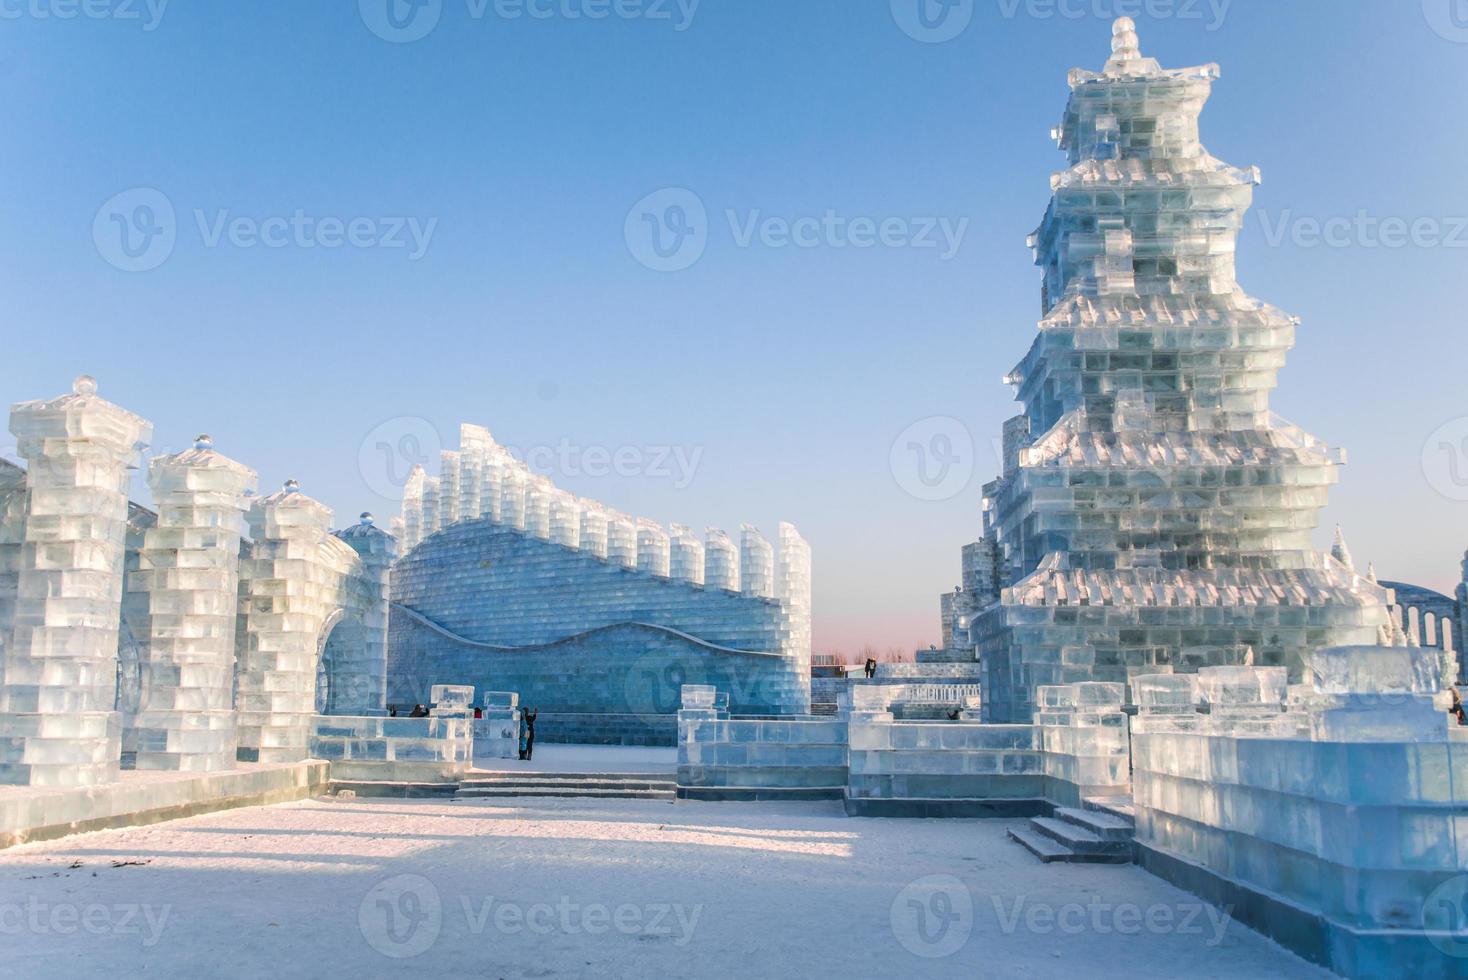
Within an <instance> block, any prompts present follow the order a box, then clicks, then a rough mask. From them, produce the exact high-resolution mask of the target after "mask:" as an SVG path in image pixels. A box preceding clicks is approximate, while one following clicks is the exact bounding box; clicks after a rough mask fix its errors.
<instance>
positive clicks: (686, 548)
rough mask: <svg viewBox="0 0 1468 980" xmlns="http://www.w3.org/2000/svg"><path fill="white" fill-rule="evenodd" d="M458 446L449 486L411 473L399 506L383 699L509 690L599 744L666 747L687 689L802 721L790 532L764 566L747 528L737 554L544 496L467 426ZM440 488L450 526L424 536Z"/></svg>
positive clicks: (800, 606)
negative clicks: (638, 723)
mask: <svg viewBox="0 0 1468 980" xmlns="http://www.w3.org/2000/svg"><path fill="white" fill-rule="evenodd" d="M460 442H461V448H460V449H459V450H457V451H451V455H450V454H446V455H445V459H449V460H452V461H453V468H454V471H455V474H456V477H455V480H454V481H452V482H449V481H446V480H445V479H444V477H443V475H442V474H440V476H439V477H438V478H436V479H435V478H433V477H430V476H429V475H428V474H427V473H426V472H423V471H421V470H420V471H416V472H415V473H414V474H413V475H412V477H411V478H410V480H409V483H408V486H407V488H406V492H405V494H404V500H403V524H404V528H405V529H406V533H407V541H406V542H405V544H406V545H407V547H408V551H407V553H406V554H405V555H404V556H403V558H402V559H401V560H400V561H399V562H398V563H397V565H396V566H395V567H394V570H393V575H392V599H393V606H392V614H391V628H390V636H391V639H390V657H389V658H390V665H391V666H390V675H391V677H390V689H391V690H390V700H392V701H393V702H395V703H397V702H400V703H416V702H419V701H422V700H423V698H424V696H426V693H427V690H428V688H429V686H430V685H432V684H437V683H459V684H470V685H473V686H475V687H476V688H478V689H480V690H500V691H516V692H518V693H519V695H520V703H521V704H522V705H526V706H534V707H537V708H540V709H543V710H545V711H547V712H550V713H551V714H563V713H564V714H567V715H570V714H576V715H580V716H583V717H582V718H581V721H582V722H584V721H586V720H587V719H588V718H591V717H593V716H595V715H604V716H606V718H607V726H606V727H607V729H608V731H612V730H613V729H614V728H619V726H624V725H625V724H626V723H627V719H628V718H629V717H631V718H636V717H644V718H648V719H649V725H650V726H651V727H652V728H656V730H657V731H658V732H660V733H663V734H662V735H660V736H659V737H660V738H664V739H665V740H667V741H668V742H670V743H671V740H672V738H673V730H674V729H673V727H672V722H673V719H674V715H675V713H676V712H677V710H678V703H679V702H678V699H679V689H680V688H681V686H682V685H683V684H685V683H708V684H716V685H717V686H719V687H720V688H721V689H722V690H725V691H728V692H729V693H730V696H731V699H732V702H733V704H734V705H735V706H737V708H738V709H739V710H741V711H746V712H753V713H765V714H800V713H804V712H807V711H808V710H809V706H810V643H811V635H810V609H811V598H810V579H811V562H810V546H809V545H808V544H807V543H806V542H805V540H804V539H803V538H802V537H801V536H800V534H799V532H798V531H796V529H795V528H794V527H793V526H792V525H789V524H781V525H780V528H779V545H780V548H779V555H778V560H777V558H776V553H775V549H774V548H772V547H771V546H770V543H769V541H767V540H766V539H765V538H764V536H763V535H762V534H760V532H759V531H758V530H757V529H756V528H753V527H751V526H749V525H745V526H744V527H743V528H742V529H741V537H740V544H739V546H738V548H736V547H735V545H734V542H733V541H732V540H731V539H730V537H729V536H728V535H727V534H725V533H724V532H723V531H721V530H719V529H717V528H710V529H708V531H707V532H706V533H705V534H704V535H703V536H702V537H700V536H699V535H697V534H696V533H694V531H693V530H692V529H690V528H688V527H685V526H682V525H671V526H670V527H667V528H665V527H664V526H663V525H661V524H659V523H658V522H656V521H652V520H649V519H647V518H635V519H634V518H633V517H631V516H629V515H627V514H623V513H620V512H617V511H615V510H612V509H610V508H607V507H605V506H603V505H602V504H599V503H596V502H594V501H589V500H582V499H580V498H577V497H575V496H574V495H572V494H570V493H567V492H566V491H564V490H561V489H559V488H557V487H556V486H555V485H554V484H553V483H552V482H551V481H550V480H548V479H546V478H545V477H543V476H538V475H535V474H533V473H531V472H530V471H529V470H528V469H526V467H525V465H524V464H523V463H521V462H520V461H518V460H517V459H515V458H514V457H513V456H511V454H510V453H509V452H508V451H507V450H506V449H504V448H503V447H501V446H499V445H498V444H496V443H495V442H494V440H493V439H492V438H491V437H490V435H489V432H488V431H487V430H485V429H484V428H482V427H480V426H464V427H463V429H462V430H461V434H460ZM445 465H448V464H447V463H446V464H445ZM435 489H436V491H437V498H436V499H434V500H433V501H432V506H433V508H434V509H435V512H436V513H439V514H450V515H454V514H457V515H458V519H457V520H456V521H451V522H450V523H447V524H444V525H442V526H440V527H439V529H438V530H437V531H430V530H429V528H430V527H431V526H432V522H431V521H429V520H428V517H427V514H428V510H429V501H430V498H431V497H432V495H433V491H434V490H435ZM454 494H457V495H458V498H459V499H458V500H455V499H453V495H454ZM466 495H468V496H467V497H466ZM475 495H477V501H478V505H477V506H475V505H474V504H473V503H472V502H471V498H474V497H475ZM419 529H421V533H420V530H419ZM613 716H616V717H615V719H614V718H613ZM577 728H578V730H586V729H585V725H584V724H580V723H578V725H577ZM619 730H620V729H619ZM547 734H548V736H549V735H550V734H552V733H549V732H548V733H547ZM591 734H592V735H593V736H594V735H595V732H592V733H591ZM644 734H645V733H644ZM629 737H640V736H638V735H637V733H633V734H632V735H631V736H629Z"/></svg>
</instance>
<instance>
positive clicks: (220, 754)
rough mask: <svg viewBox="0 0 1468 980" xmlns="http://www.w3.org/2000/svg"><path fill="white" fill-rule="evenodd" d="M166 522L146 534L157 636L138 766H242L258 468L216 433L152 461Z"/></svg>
mask: <svg viewBox="0 0 1468 980" xmlns="http://www.w3.org/2000/svg"><path fill="white" fill-rule="evenodd" d="M148 485H149V486H150V487H151V488H152V490H153V499H154V500H155V501H156V502H157V505H158V523H157V525H156V526H154V527H151V528H149V529H148V531H147V532H146V533H145V534H144V537H143V549H142V554H141V556H140V563H139V576H140V578H141V579H142V580H143V582H144V584H145V587H146V589H147V591H148V606H149V614H150V616H149V618H150V622H151V624H152V626H151V639H150V641H149V644H148V667H147V670H146V671H145V672H144V675H143V682H144V688H143V701H142V710H141V711H140V712H139V714H138V716H137V718H136V720H135V722H134V726H133V727H134V730H135V731H136V733H137V738H136V743H135V744H136V746H137V768H139V769H169V770H187V771H192V772H214V771H218V770H222V769H233V768H234V766H235V749H236V741H237V733H236V729H235V711H234V706H233V704H232V703H231V697H230V694H231V692H230V688H231V686H232V683H233V679H234V661H235V649H234V648H235V620H236V617H237V614H238V605H239V560H240V537H241V536H242V534H243V532H244V517H243V514H244V510H245V506H246V503H245V491H246V490H249V489H253V488H254V486H255V471H254V470H252V469H250V468H249V467H247V466H244V465H242V464H240V463H236V462H235V461H234V460H232V459H229V458H228V457H226V456H223V455H221V454H220V453H218V452H216V451H215V450H214V444H213V441H212V440H210V438H209V437H208V436H200V437H199V438H198V440H197V441H196V442H195V443H194V447H193V448H192V449H189V450H186V451H185V452H181V453H177V454H174V455H172V456H160V457H158V458H156V459H154V460H153V462H152V464H151V465H150V466H149V467H148Z"/></svg>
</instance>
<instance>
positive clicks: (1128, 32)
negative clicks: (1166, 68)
mask: <svg viewBox="0 0 1468 980" xmlns="http://www.w3.org/2000/svg"><path fill="white" fill-rule="evenodd" d="M1160 70H1161V66H1160V65H1158V64H1157V62H1156V61H1155V60H1153V59H1151V58H1144V57H1142V42H1141V40H1140V39H1139V38H1138V37H1137V22H1136V21H1134V20H1132V19H1131V18H1130V17H1118V18H1116V21H1115V23H1113V24H1112V25H1111V60H1110V61H1108V62H1106V73H1107V74H1108V75H1134V74H1145V73H1147V72H1149V71H1160Z"/></svg>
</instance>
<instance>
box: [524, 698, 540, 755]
mask: <svg viewBox="0 0 1468 980" xmlns="http://www.w3.org/2000/svg"><path fill="white" fill-rule="evenodd" d="M539 714H540V709H538V708H537V709H534V710H532V709H529V708H527V709H525V716H524V717H525V761H527V762H529V761H530V760H531V759H533V758H534V757H535V719H536V716H537V715H539Z"/></svg>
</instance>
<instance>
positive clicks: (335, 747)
mask: <svg viewBox="0 0 1468 980" xmlns="http://www.w3.org/2000/svg"><path fill="white" fill-rule="evenodd" d="M473 724H474V719H472V718H469V717H463V716H457V715H448V716H434V717H429V718H383V717H378V716H354V715H353V716H349V715H317V716H315V718H314V719H313V720H312V723H311V757H312V758H313V759H325V760H327V761H328V762H330V763H331V778H332V779H333V780H336V781H342V780H360V781H364V782H404V783H415V782H419V783H434V782H443V783H447V782H456V781H457V780H459V779H460V778H461V777H462V776H463V775H464V774H465V773H466V772H468V771H469V767H470V764H471V762H472V758H473V754H474V733H473V729H472V726H473Z"/></svg>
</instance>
